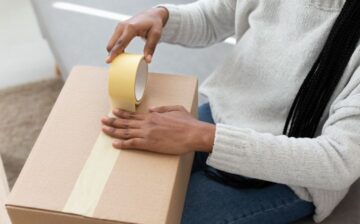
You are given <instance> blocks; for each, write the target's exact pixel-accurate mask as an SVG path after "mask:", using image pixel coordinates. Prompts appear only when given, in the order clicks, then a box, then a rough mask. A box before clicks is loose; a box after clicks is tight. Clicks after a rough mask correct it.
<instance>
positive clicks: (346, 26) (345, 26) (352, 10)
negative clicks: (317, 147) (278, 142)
mask: <svg viewBox="0 0 360 224" xmlns="http://www.w3.org/2000/svg"><path fill="white" fill-rule="evenodd" d="M359 37H360V1H359V0H347V1H346V3H345V4H344V6H343V8H342V10H341V12H340V15H339V16H338V18H337V19H336V21H335V23H334V26H333V28H332V29H331V31H330V34H329V36H328V38H327V40H326V42H325V45H324V47H323V49H322V51H321V53H320V55H319V56H318V58H317V60H316V61H315V63H314V65H313V66H312V68H311V70H310V72H309V73H308V75H307V76H306V78H305V80H304V82H303V83H302V85H301V87H300V90H299V91H298V93H297V95H296V97H295V99H294V101H293V103H292V106H291V108H290V112H289V114H288V117H287V119H286V122H285V126H284V130H283V134H285V135H287V136H289V137H309V138H312V137H314V135H315V132H316V129H317V127H318V125H319V122H320V119H321V116H322V114H323V113H324V110H325V108H326V106H327V104H328V103H329V100H330V98H331V96H332V94H333V92H334V90H335V88H336V86H337V84H338V83H339V81H340V79H341V77H342V75H343V73H344V70H345V68H346V66H347V64H348V62H349V60H350V57H351V55H352V54H353V52H354V50H355V48H356V46H357V43H358V40H359Z"/></svg>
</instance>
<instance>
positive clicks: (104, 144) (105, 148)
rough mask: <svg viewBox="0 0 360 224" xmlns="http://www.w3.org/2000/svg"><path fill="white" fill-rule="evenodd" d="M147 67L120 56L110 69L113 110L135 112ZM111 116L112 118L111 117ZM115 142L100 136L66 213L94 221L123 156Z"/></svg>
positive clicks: (137, 57)
mask: <svg viewBox="0 0 360 224" xmlns="http://www.w3.org/2000/svg"><path fill="white" fill-rule="evenodd" d="M147 75H148V67H147V64H146V62H145V60H144V58H143V56H142V55H136V54H127V53H124V54H121V55H119V56H117V57H116V58H115V59H114V61H113V62H112V63H111V66H110V69H109V81H108V85H109V86H108V87H109V98H110V102H111V106H112V107H113V108H121V109H124V110H128V111H133V112H134V111H135V110H136V105H138V104H140V102H141V100H142V98H143V96H144V93H145V88H146V82H147ZM109 116H113V115H112V114H111V113H110V115H109ZM112 141H113V139H112V138H111V137H109V136H107V135H105V134H104V133H102V132H101V133H100V134H99V136H98V138H97V140H96V142H95V144H94V146H93V148H92V150H91V153H90V155H89V157H88V159H87V161H86V162H85V164H84V167H83V168H82V170H81V172H80V175H79V177H78V178H77V180H76V183H75V186H74V188H73V189H72V192H71V194H70V196H69V198H68V200H67V202H66V204H65V206H64V208H63V211H64V212H68V213H73V214H78V215H83V216H88V217H92V216H93V214H94V211H95V209H96V206H97V204H98V201H99V200H100V197H101V195H102V192H103V190H104V187H105V185H106V183H107V181H108V179H109V177H110V174H111V171H112V169H113V167H114V165H115V163H116V161H117V158H118V156H119V154H120V150H116V149H114V148H113V147H112Z"/></svg>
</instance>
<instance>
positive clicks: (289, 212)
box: [182, 104, 314, 224]
mask: <svg viewBox="0 0 360 224" xmlns="http://www.w3.org/2000/svg"><path fill="white" fill-rule="evenodd" d="M199 119H200V120H202V121H205V122H208V123H214V121H213V118H212V115H211V110H210V107H209V105H208V104H204V105H202V106H200V108H199ZM206 158H207V154H206V153H200V152H197V153H196V154H195V159H194V165H193V169H192V174H191V177H190V182H189V186H188V192H187V195H186V200H185V206H184V212H183V217H182V223H184V224H192V223H196V224H202V223H210V224H211V223H232V224H243V223H244V224H245V223H246V224H252V223H254V224H255V223H256V224H257V223H289V222H293V221H296V220H299V219H301V218H304V217H307V216H309V215H311V214H313V212H314V205H313V204H312V203H311V202H306V201H303V200H301V199H300V198H299V197H298V196H297V195H296V194H295V193H294V192H293V191H292V190H291V189H290V188H289V187H288V186H286V185H282V184H271V185H269V186H266V187H262V188H236V187H232V186H229V185H226V184H224V183H222V182H221V181H215V180H214V179H212V178H209V177H208V175H206V174H205V170H206V167H207V165H206Z"/></svg>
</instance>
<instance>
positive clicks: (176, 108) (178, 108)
mask: <svg viewBox="0 0 360 224" xmlns="http://www.w3.org/2000/svg"><path fill="white" fill-rule="evenodd" d="M149 111H150V112H157V113H166V112H171V111H186V109H185V108H184V107H183V106H180V105H175V106H160V107H151V108H150V109H149Z"/></svg>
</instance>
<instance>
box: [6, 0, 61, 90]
mask: <svg viewBox="0 0 360 224" xmlns="http://www.w3.org/2000/svg"><path fill="white" fill-rule="evenodd" d="M0 5H1V7H0V34H1V35H0V49H1V51H0V61H1V63H0V71H1V73H0V89H1V88H5V87H10V86H14V85H19V84H23V83H27V82H33V81H36V80H40V79H46V78H49V77H54V64H55V62H54V57H53V55H52V53H51V51H50V49H49V46H48V44H47V42H46V41H45V40H44V39H43V37H42V35H41V32H40V29H39V27H38V24H37V21H36V18H35V14H34V12H33V9H32V6H31V4H30V1H29V0H0Z"/></svg>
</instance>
